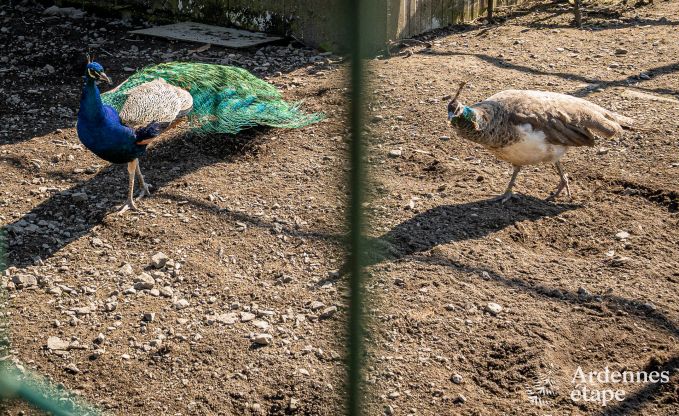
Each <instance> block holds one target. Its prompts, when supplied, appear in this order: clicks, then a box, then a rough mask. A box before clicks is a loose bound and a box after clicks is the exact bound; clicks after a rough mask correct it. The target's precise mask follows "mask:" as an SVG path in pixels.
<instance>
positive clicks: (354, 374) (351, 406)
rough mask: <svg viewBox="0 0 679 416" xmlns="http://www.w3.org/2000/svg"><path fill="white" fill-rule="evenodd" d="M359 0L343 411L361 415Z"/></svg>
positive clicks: (353, 20)
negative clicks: (347, 322) (347, 344)
mask: <svg viewBox="0 0 679 416" xmlns="http://www.w3.org/2000/svg"><path fill="white" fill-rule="evenodd" d="M363 3H364V1H362V0H346V2H345V5H346V12H345V16H346V21H347V25H346V28H347V40H348V42H347V46H348V47H349V48H350V52H351V70H350V80H351V102H350V108H349V117H350V129H351V136H350V143H349V158H350V166H351V170H350V172H349V188H350V197H349V215H348V220H349V226H350V234H349V246H348V255H349V258H348V266H349V267H348V271H349V276H350V281H349V290H350V294H349V330H348V338H349V354H348V363H347V364H348V365H347V370H348V375H347V414H348V415H350V416H358V415H361V414H362V412H361V402H362V400H361V396H362V385H361V381H362V373H361V366H362V361H363V335H364V332H363V331H364V328H363V265H364V261H363V257H364V252H365V247H364V241H365V240H364V238H363V198H364V195H363V193H364V189H363V186H364V182H365V172H364V166H363V138H362V130H363V86H364V85H363V82H364V79H363V57H364V55H365V53H364V52H365V51H364V42H365V37H362V32H363V30H362V28H363V23H364V22H362V20H361V19H362V18H365V17H366V16H365V15H364V14H363V13H362V12H363Z"/></svg>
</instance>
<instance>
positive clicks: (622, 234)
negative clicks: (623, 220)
mask: <svg viewBox="0 0 679 416" xmlns="http://www.w3.org/2000/svg"><path fill="white" fill-rule="evenodd" d="M615 238H617V239H618V240H626V239H628V238H629V233H628V232H627V231H620V232H619V233H617V234H616V235H615Z"/></svg>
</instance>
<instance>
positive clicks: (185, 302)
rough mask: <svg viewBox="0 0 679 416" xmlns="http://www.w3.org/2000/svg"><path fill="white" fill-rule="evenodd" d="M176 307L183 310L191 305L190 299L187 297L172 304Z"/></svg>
mask: <svg viewBox="0 0 679 416" xmlns="http://www.w3.org/2000/svg"><path fill="white" fill-rule="evenodd" d="M172 306H174V308H175V309H177V310H182V309H185V308H188V307H189V301H188V300H186V299H179V300H178V301H176V302H175V303H174V304H172Z"/></svg>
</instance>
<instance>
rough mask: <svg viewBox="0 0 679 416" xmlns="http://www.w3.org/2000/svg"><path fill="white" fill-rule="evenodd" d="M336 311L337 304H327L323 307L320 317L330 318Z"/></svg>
mask: <svg viewBox="0 0 679 416" xmlns="http://www.w3.org/2000/svg"><path fill="white" fill-rule="evenodd" d="M336 313H337V306H328V307H327V308H325V309H323V312H321V315H320V318H321V319H329V318H332V317H333V316H334V315H335V314H336Z"/></svg>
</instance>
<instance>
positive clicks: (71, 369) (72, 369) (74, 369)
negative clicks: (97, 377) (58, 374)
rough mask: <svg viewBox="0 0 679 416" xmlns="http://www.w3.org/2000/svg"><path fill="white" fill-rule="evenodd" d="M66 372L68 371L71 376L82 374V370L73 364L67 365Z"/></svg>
mask: <svg viewBox="0 0 679 416" xmlns="http://www.w3.org/2000/svg"><path fill="white" fill-rule="evenodd" d="M64 370H66V371H67V372H69V373H71V374H78V373H80V369H79V368H78V367H76V366H75V364H73V363H70V364H67V365H66V366H65V367H64Z"/></svg>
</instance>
